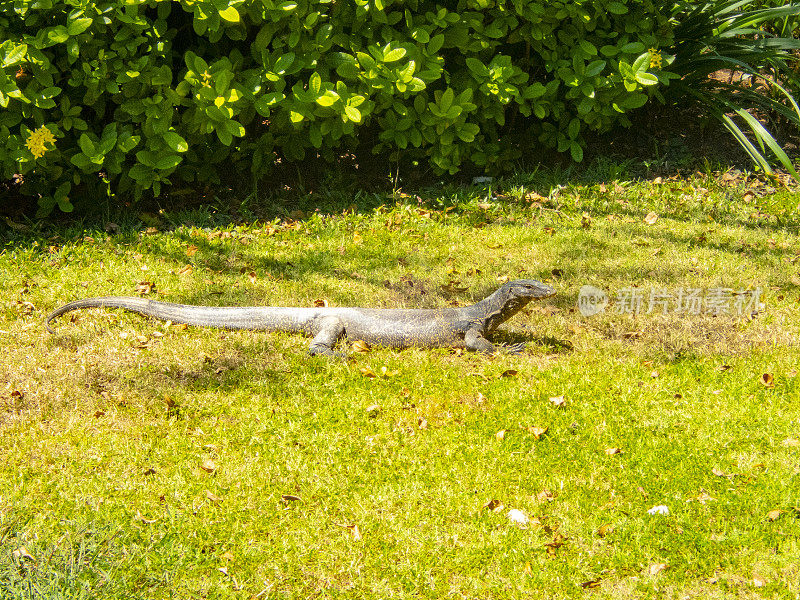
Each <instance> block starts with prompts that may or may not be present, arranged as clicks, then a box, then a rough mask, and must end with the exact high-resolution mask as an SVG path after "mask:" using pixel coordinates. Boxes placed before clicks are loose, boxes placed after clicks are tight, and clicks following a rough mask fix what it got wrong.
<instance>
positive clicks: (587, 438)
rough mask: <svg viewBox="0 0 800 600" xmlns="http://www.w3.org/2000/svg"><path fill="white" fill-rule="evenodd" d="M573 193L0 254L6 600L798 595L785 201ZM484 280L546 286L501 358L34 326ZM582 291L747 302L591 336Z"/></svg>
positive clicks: (714, 194)
mask: <svg viewBox="0 0 800 600" xmlns="http://www.w3.org/2000/svg"><path fill="white" fill-rule="evenodd" d="M597 168H598V172H597V173H595V174H593V177H592V179H593V181H594V182H592V181H588V180H587V181H586V182H580V181H579V180H578V178H576V177H574V176H573V177H572V178H571V180H572V181H573V182H572V183H565V182H566V181H567V179H566V178H567V176H570V175H571V174H569V173H567V174H561V175H559V174H555V175H554V174H549V175H542V174H539V175H533V176H523V175H520V176H518V177H516V178H514V179H511V180H508V181H506V182H504V183H502V184H499V185H497V186H496V189H495V190H494V192H495V193H497V194H501V197H499V198H496V199H492V198H491V197H487V191H486V190H485V189H478V188H470V189H466V188H441V189H437V190H432V191H430V192H429V193H428V194H426V195H423V196H424V197H421V198H419V199H418V198H417V197H416V196H413V195H412V196H399V197H398V198H397V199H392V198H379V197H372V196H369V197H368V196H363V195H362V196H361V197H360V198H359V199H357V200H353V199H352V198H346V197H343V196H342V195H341V194H339V195H337V194H334V193H332V194H330V195H327V196H325V195H322V197H312V198H310V199H300V200H298V201H297V203H296V205H295V206H291V207H289V208H287V212H290V210H295V209H299V210H305V211H306V214H305V215H304V216H303V218H302V219H300V220H298V221H296V222H295V221H289V220H286V219H284V220H277V221H263V220H262V221H251V222H246V223H242V224H236V223H226V221H225V219H224V218H223V217H220V216H218V215H216V214H213V213H211V212H209V211H198V212H195V213H191V214H190V213H186V214H162V215H160V217H159V218H160V219H161V222H162V225H161V226H160V227H158V228H157V230H152V231H151V232H149V233H148V232H147V231H145V227H144V226H142V225H141V224H139V223H138V222H137V223H134V222H122V223H120V230H119V232H118V233H117V234H115V235H109V234H107V233H105V232H104V231H103V229H102V227H99V226H98V227H95V226H85V227H84V226H71V227H68V228H64V229H60V230H53V231H43V232H40V233H27V234H24V235H23V234H14V235H13V236H12V235H11V234H9V233H7V237H6V243H5V246H4V250H3V252H2V254H0V276H2V279H1V280H0V281H2V283H0V286H2V287H1V288H0V289H2V298H3V303H2V305H0V331H2V333H0V349H1V350H2V352H3V355H4V359H3V361H2V362H0V382H3V383H0V456H1V457H3V459H2V461H0V598H15V599H16V598H34V597H35V598H70V599H73V598H101V597H102V598H307V597H321V598H327V597H352V598H390V597H391V598H412V597H413V598H419V597H423V598H444V597H451V596H452V597H464V598H519V597H524V596H527V595H532V596H533V597H548V598H567V597H582V596H591V597H595V598H687V597H688V598H762V597H763V598H796V597H798V594H800V567H798V561H797V556H798V554H800V542H798V539H799V538H798V535H800V520H798V517H800V509H798V506H800V498H799V497H798V489H800V478H799V477H798V464H799V462H798V459H799V458H800V448H798V447H797V445H796V444H797V442H795V441H792V440H798V439H800V404H799V403H798V399H800V391H798V381H797V371H796V369H797V358H798V352H797V342H798V339H799V338H798V337H797V335H798V328H800V318H798V311H797V307H798V301H800V264H798V259H799V258H800V240H798V235H797V233H798V224H799V223H800V213H798V211H797V207H796V205H797V191H796V190H795V189H789V188H786V187H785V186H783V185H781V184H778V183H775V182H765V183H763V184H761V185H755V184H754V181H755V180H754V179H753V178H751V177H749V176H747V175H746V174H745V175H740V176H736V177H733V178H730V177H729V179H731V180H730V181H725V180H723V179H721V178H720V177H714V176H708V175H706V176H696V177H691V178H688V179H684V180H665V181H663V182H661V183H653V182H636V181H624V180H610V179H609V180H607V181H605V182H604V183H603V184H602V185H601V184H599V183H597V181H598V180H602V178H603V176H604V173H603V171H604V170H605V169H609V170H611V169H612V167H611V166H606V167H604V166H603V165H600V166H598V167H597ZM576 182H577V183H576ZM558 183H565V187H558V186H557V185H556V184H558ZM770 188H771V189H770ZM532 191H535V192H536V193H537V194H538V196H528V197H527V199H526V197H525V195H526V194H529V193H530V192H532ZM748 191H749V192H751V193H752V194H753V197H752V198H751V197H750V196H749V194H748ZM743 198H744V199H743ZM745 200H747V201H745ZM351 203H355V204H356V205H357V206H356V209H355V211H353V210H346V209H347V207H348V206H349V204H351ZM314 204H315V205H317V206H320V210H319V211H318V212H313V211H311V210H309V206H311V205H314ZM651 211H652V212H655V213H657V214H658V216H659V218H658V220H657V221H656V222H655V223H654V224H652V225H649V224H647V223H646V222H645V216H646V215H647V214H648V213H649V212H651ZM295 216H299V215H295ZM192 247H194V248H192ZM190 248H192V249H191V250H189V249H190ZM195 248H196V250H195ZM187 250H188V254H187ZM186 265H192V270H191V271H190V272H188V271H187V270H185V269H184V267H186ZM182 269H184V272H183V273H181V270H182ZM251 274H252V275H251ZM503 277H509V278H517V277H532V278H537V279H541V280H544V281H547V282H549V283H551V284H552V285H554V286H555V287H556V288H557V289H558V292H559V295H558V296H557V297H555V298H553V299H550V300H547V301H545V302H544V303H541V304H538V305H535V306H532V307H531V310H528V311H527V312H526V313H525V314H521V315H518V316H517V317H515V319H514V320H512V321H511V322H509V323H508V324H507V325H506V326H505V330H506V332H507V333H506V336H505V337H506V338H508V339H518V338H525V339H528V340H529V341H530V344H529V347H528V349H527V350H526V352H525V353H524V354H522V355H520V356H509V355H499V356H492V357H484V356H476V355H471V354H468V353H457V352H452V351H448V350H434V351H422V350H413V349H412V350H407V351H394V350H388V349H373V350H372V351H371V352H368V353H363V354H362V353H354V354H352V355H351V360H349V361H347V362H345V361H336V360H327V359H321V358H311V357H309V356H307V354H306V350H307V344H308V340H306V339H303V338H301V337H298V336H294V335H289V334H265V333H258V332H236V333H233V332H220V331H215V330H207V329H199V328H185V327H179V326H172V325H168V324H164V323H160V322H156V321H152V320H149V319H146V318H143V317H140V316H137V315H131V314H126V313H122V312H119V311H117V312H113V311H101V310H94V311H84V312H79V313H72V314H71V315H68V316H65V317H63V318H61V319H60V320H59V321H58V322H57V323H56V328H57V334H56V335H55V336H50V335H48V334H47V333H46V332H45V331H44V326H43V318H44V316H45V315H46V313H47V312H48V311H50V310H52V309H53V308H55V307H57V306H59V305H60V304H62V303H65V302H67V301H69V300H72V299H75V298H79V297H87V296H95V295H110V294H117V295H131V294H133V293H134V290H135V288H136V286H137V284H139V283H140V282H142V281H149V282H152V283H154V284H155V290H154V291H153V292H152V293H151V294H150V296H149V297H153V298H161V299H165V300H171V301H179V302H186V303H202V304H220V305H223V304H238V305H248V304H264V305H297V306H309V305H311V304H312V303H313V302H314V301H315V300H317V299H324V300H327V301H328V302H329V303H330V304H332V305H368V306H383V307H396V306H408V307H417V306H422V307H432V306H441V305H446V304H448V303H452V302H456V303H461V304H464V303H468V302H472V301H474V300H476V299H479V298H481V297H483V295H484V294H485V293H487V292H489V291H491V290H492V289H494V288H495V287H496V286H497V285H498V279H499V278H503ZM449 282H458V283H454V285H453V286H451V287H456V288H461V287H466V288H467V289H466V290H465V291H462V292H453V291H447V289H444V288H443V287H442V286H447V284H448V283H449ZM585 284H591V285H595V286H597V287H600V288H603V289H605V290H608V291H609V292H611V293H612V296H613V293H614V292H615V291H617V290H620V289H621V288H624V287H630V286H632V285H638V286H639V287H640V288H642V289H644V290H649V289H650V288H651V287H654V286H655V287H664V288H668V289H670V290H675V289H677V288H678V287H681V286H684V287H698V288H705V289H708V288H716V287H731V288H735V289H740V288H746V287H747V286H753V287H761V288H763V290H764V296H763V300H764V302H765V304H766V306H765V308H764V310H763V311H762V312H761V313H760V314H759V315H758V316H756V317H755V318H753V319H745V318H736V317H735V316H732V317H718V318H711V317H706V316H692V315H689V316H686V315H683V316H680V315H674V314H670V315H666V316H655V315H652V314H650V315H644V314H643V315H639V316H638V317H633V316H630V315H619V314H615V313H614V312H613V310H609V311H608V312H606V313H605V314H603V315H598V316H595V317H589V318H587V317H583V316H581V315H580V313H579V312H578V311H577V310H576V309H575V307H576V301H577V296H578V291H579V289H580V287H581V286H582V285H585ZM384 367H385V369H386V371H385V373H384V372H383V371H382V368H384ZM367 369H369V370H370V371H371V372H373V373H375V374H377V377H374V378H373V377H368V376H366V375H365V372H367V371H366V370H367ZM767 373H768V374H770V375H771V376H772V382H771V383H772V386H771V387H768V386H767V385H765V384H764V380H763V376H764V374H767ZM556 396H564V398H565V400H566V402H565V404H564V405H563V406H561V407H558V406H556V405H555V404H554V403H552V402H550V401H549V398H551V397H556ZM374 405H379V406H380V409H379V410H368V409H370V407H373V406H374ZM535 427H541V428H545V427H546V428H547V432H546V433H545V434H544V435H542V436H541V437H538V438H537V435H535V430H533V429H532V428H535ZM502 430H505V431H506V433H505V436H504V437H503V436H500V437H503V439H499V438H498V435H497V434H498V432H499V431H502ZM609 448H620V449H621V450H622V452H621V453H617V454H608V453H607V449H609ZM207 461H212V462H213V465H211V464H209V463H208V462H207ZM204 467H205V468H204ZM212 467H215V468H213V469H212ZM210 470H212V471H213V472H209V471H210ZM543 492H549V493H543ZM294 498H296V499H294ZM492 500H494V501H496V502H495V503H492V506H495V505H496V504H498V503H499V504H500V505H502V506H503V508H502V509H501V508H499V507H496V508H495V510H490V509H489V508H487V507H486V505H487V504H488V503H489V502H490V501H492ZM656 505H665V506H667V507H668V508H669V511H670V513H669V514H668V515H649V514H648V512H647V511H648V509H650V508H651V507H653V506H656ZM513 508H516V509H519V510H521V511H523V512H524V513H525V514H526V515H527V516H528V517H530V518H531V523H530V524H529V526H528V527H527V528H522V527H519V526H517V525H515V524H513V523H512V522H511V521H510V520H509V518H508V516H507V515H508V511H509V510H510V509H513ZM776 510H777V511H780V512H779V513H774V512H771V511H776ZM771 517H775V518H774V519H772V518H771ZM601 528H602V529H601ZM599 531H600V533H598V532H599ZM601 533H602V535H601ZM21 548H24V549H25V550H26V551H27V553H28V554H29V555H30V557H32V558H25V557H23V556H22V554H24V553H25V552H24V551H21ZM15 552H16V554H14V553H15ZM658 565H668V567H667V568H666V569H663V570H660V567H658ZM590 582H594V583H591V584H590ZM584 586H585V588H584Z"/></svg>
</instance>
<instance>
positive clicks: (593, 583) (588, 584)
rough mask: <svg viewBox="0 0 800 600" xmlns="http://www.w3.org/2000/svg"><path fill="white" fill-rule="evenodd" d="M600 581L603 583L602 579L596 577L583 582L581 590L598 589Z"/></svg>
mask: <svg viewBox="0 0 800 600" xmlns="http://www.w3.org/2000/svg"><path fill="white" fill-rule="evenodd" d="M602 581H603V579H602V578H601V577H598V578H597V579H591V580H589V581H584V582H583V583H582V584H581V587H582V588H583V589H585V590H593V589H595V588H599V587H600V583H602Z"/></svg>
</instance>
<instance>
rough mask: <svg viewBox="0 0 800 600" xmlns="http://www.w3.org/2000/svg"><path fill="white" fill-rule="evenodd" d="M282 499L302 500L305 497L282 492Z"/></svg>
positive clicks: (286, 500) (288, 500) (287, 500)
mask: <svg viewBox="0 0 800 600" xmlns="http://www.w3.org/2000/svg"><path fill="white" fill-rule="evenodd" d="M281 500H283V501H284V502H302V501H303V499H302V498H301V497H300V496H293V495H292V494H281Z"/></svg>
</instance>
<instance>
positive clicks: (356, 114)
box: [344, 106, 361, 123]
mask: <svg viewBox="0 0 800 600" xmlns="http://www.w3.org/2000/svg"><path fill="white" fill-rule="evenodd" d="M344 113H345V114H346V115H347V118H348V119H350V120H351V121H353V122H354V123H361V111H360V110H358V109H357V108H356V107H355V106H345V107H344Z"/></svg>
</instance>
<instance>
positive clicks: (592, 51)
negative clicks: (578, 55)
mask: <svg viewBox="0 0 800 600" xmlns="http://www.w3.org/2000/svg"><path fill="white" fill-rule="evenodd" d="M578 45H579V46H580V47H581V50H583V51H584V52H586V54H588V55H589V56H595V55H596V54H597V48H595V45H594V44H593V43H592V42H590V41H589V40H584V39H580V40H578Z"/></svg>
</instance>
